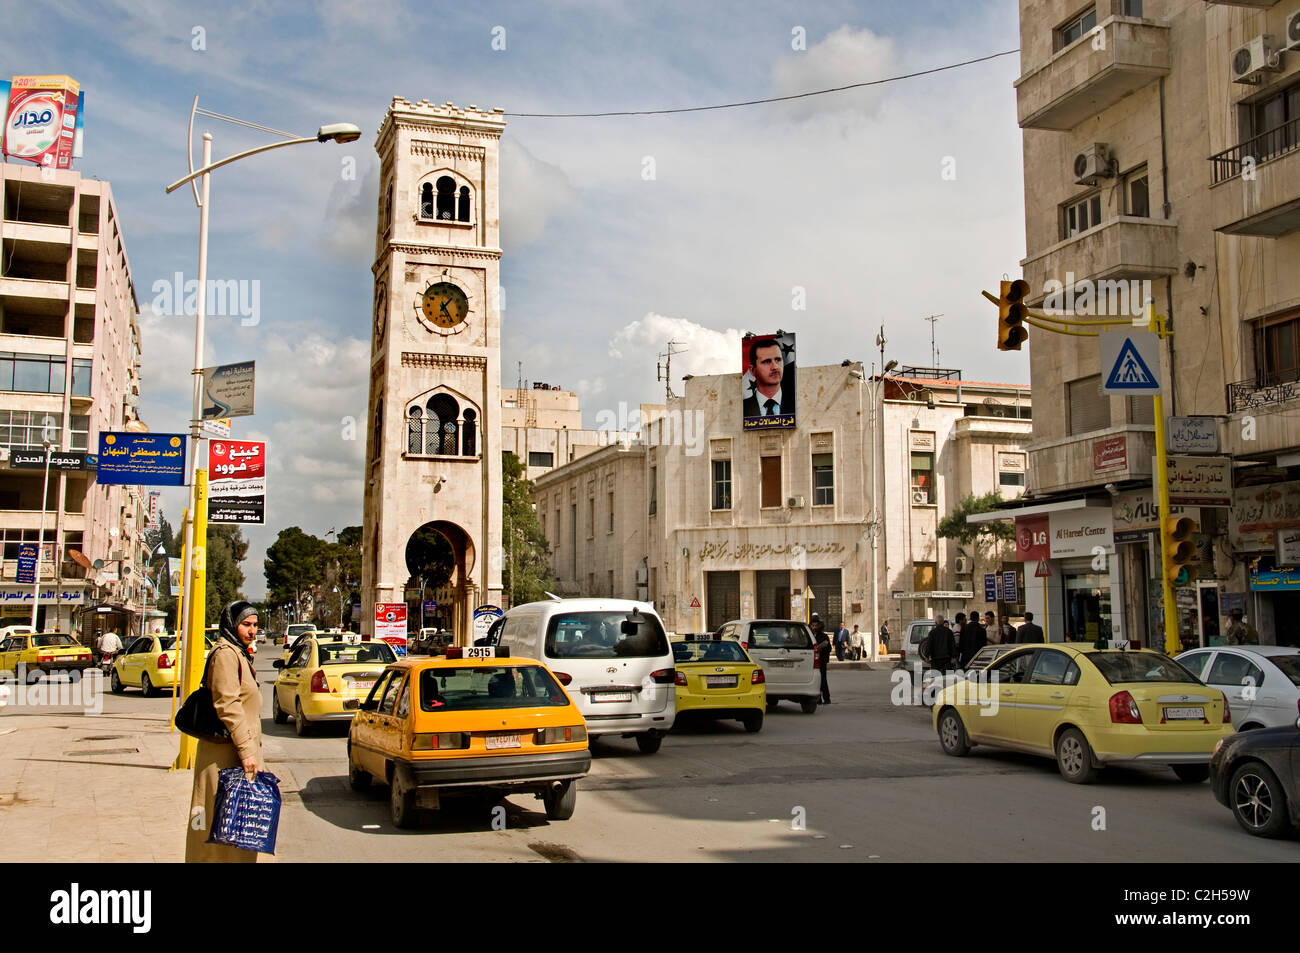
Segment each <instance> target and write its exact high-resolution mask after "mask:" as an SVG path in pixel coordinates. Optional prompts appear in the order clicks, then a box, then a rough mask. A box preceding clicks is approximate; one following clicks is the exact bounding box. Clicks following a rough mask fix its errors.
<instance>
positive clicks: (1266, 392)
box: [1228, 368, 1300, 414]
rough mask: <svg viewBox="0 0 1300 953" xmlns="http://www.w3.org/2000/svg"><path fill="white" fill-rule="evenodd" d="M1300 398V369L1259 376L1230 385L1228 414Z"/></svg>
mask: <svg viewBox="0 0 1300 953" xmlns="http://www.w3.org/2000/svg"><path fill="white" fill-rule="evenodd" d="M1297 398H1300V368H1292V369H1290V370H1285V371H1274V372H1272V373H1267V374H1257V375H1256V376H1254V377H1252V378H1250V379H1249V380H1244V381H1234V382H1233V383H1231V384H1229V385H1228V413H1230V414H1231V413H1235V412H1236V411H1238V410H1250V409H1251V408H1253V407H1264V406H1267V405H1268V404H1281V403H1285V402H1286V401H1289V400H1296V399H1297Z"/></svg>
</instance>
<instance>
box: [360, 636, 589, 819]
mask: <svg viewBox="0 0 1300 953" xmlns="http://www.w3.org/2000/svg"><path fill="white" fill-rule="evenodd" d="M356 707H357V713H356V717H355V718H354V719H353V721H352V727H351V729H350V730H349V732H348V779H349V781H350V782H351V784H352V787H353V789H354V790H357V791H363V790H365V789H366V788H368V787H369V786H370V784H371V782H372V781H373V780H377V781H380V782H381V783H383V784H387V785H388V786H389V791H390V797H389V801H390V810H391V814H392V820H393V823H394V824H395V825H397V826H398V827H412V826H414V824H415V823H416V819H417V812H418V811H419V810H420V809H421V808H436V807H438V806H439V805H440V803H441V798H443V797H446V796H448V795H457V794H473V793H483V792H485V791H486V792H490V793H491V794H493V795H495V796H501V795H510V794H533V795H535V796H536V797H537V798H538V799H540V800H541V801H542V803H543V804H544V806H545V808H546V816H547V817H548V818H550V819H551V820H567V819H568V818H570V817H572V816H573V811H574V808H575V806H576V804H577V787H576V785H575V782H576V781H577V780H578V779H579V778H581V777H583V776H585V775H586V774H587V771H588V770H589V769H590V768H591V753H590V752H589V750H588V748H587V725H586V722H585V721H584V720H583V717H582V713H581V712H580V711H579V710H578V707H577V705H575V704H574V703H573V699H572V698H570V697H569V695H568V693H567V692H566V691H565V690H564V687H563V686H562V685H561V684H560V682H559V681H558V680H557V679H556V678H555V676H554V675H553V674H552V673H551V671H550V670H549V669H548V668H547V667H546V666H545V665H543V664H542V663H541V662H538V661H536V660H534V659H529V658H511V657H510V654H509V649H506V648H497V647H494V646H486V647H475V648H460V647H456V646H452V647H449V648H448V649H447V655H446V656H436V657H430V658H411V657H408V658H405V659H402V660H400V661H398V662H396V663H395V664H393V665H389V666H388V668H387V669H385V671H384V673H383V675H382V676H381V678H380V680H379V681H378V682H377V683H376V684H375V687H374V689H373V690H372V691H371V692H370V695H369V697H367V698H366V700H365V701H364V702H361V703H360V704H358V705H357V706H356Z"/></svg>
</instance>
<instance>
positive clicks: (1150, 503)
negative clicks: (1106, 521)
mask: <svg viewBox="0 0 1300 953" xmlns="http://www.w3.org/2000/svg"><path fill="white" fill-rule="evenodd" d="M1169 514H1170V515H1171V516H1175V517H1177V516H1190V517H1191V518H1192V519H1198V518H1199V516H1200V513H1199V511H1198V510H1196V509H1195V508H1193V509H1190V510H1189V509H1187V508H1186V507H1182V506H1171V507H1170V508H1169ZM1111 515H1112V518H1113V520H1114V525H1115V542H1117V543H1141V542H1145V541H1146V540H1147V538H1148V537H1149V535H1150V534H1151V533H1152V532H1154V531H1155V530H1157V529H1159V528H1160V507H1159V506H1158V505H1157V503H1156V501H1155V500H1154V498H1153V496H1152V491H1151V490H1147V489H1142V490H1127V491H1125V492H1123V493H1121V494H1120V495H1119V496H1117V497H1116V498H1115V505H1114V507H1113V508H1112V510H1111Z"/></svg>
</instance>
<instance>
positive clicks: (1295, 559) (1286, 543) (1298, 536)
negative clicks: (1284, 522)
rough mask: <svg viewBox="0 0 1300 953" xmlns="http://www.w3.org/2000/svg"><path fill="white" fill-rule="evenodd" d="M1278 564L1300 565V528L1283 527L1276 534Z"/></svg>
mask: <svg viewBox="0 0 1300 953" xmlns="http://www.w3.org/2000/svg"><path fill="white" fill-rule="evenodd" d="M1274 539H1275V541H1276V552H1277V564H1278V565H1279V566H1300V529H1283V530H1278V531H1277V532H1276V533H1275V534H1274Z"/></svg>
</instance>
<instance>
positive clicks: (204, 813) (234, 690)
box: [185, 640, 262, 864]
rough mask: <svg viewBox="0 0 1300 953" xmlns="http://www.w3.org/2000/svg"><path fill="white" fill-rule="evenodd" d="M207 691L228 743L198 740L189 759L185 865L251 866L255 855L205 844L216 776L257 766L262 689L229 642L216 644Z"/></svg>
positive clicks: (210, 819)
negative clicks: (250, 762) (250, 760)
mask: <svg viewBox="0 0 1300 953" xmlns="http://www.w3.org/2000/svg"><path fill="white" fill-rule="evenodd" d="M209 666H210V667H209V670H208V688H209V689H210V690H211V691H212V703H213V706H214V707H215V708H216V709H217V714H218V715H219V716H221V720H222V721H223V722H224V723H225V725H226V728H227V729H228V730H229V731H230V737H231V742H228V743H224V744H216V743H214V742H211V741H202V740H200V741H199V747H198V752H197V754H196V755H195V759H194V793H193V794H192V795H191V796H190V824H189V828H188V830H187V831H186V834H185V862H186V863H197V864H214V863H216V864H219V863H232V864H240V863H243V864H251V863H256V862H257V859H258V853H257V851H253V850H243V849H241V848H239V847H227V846H226V845H225V844H209V843H207V839H208V832H209V825H210V824H211V822H212V811H213V805H214V804H215V803H216V797H217V772H218V771H219V770H221V769H222V768H233V767H238V766H239V764H240V763H241V761H242V759H243V758H246V757H254V758H256V759H257V766H258V769H259V770H260V769H261V768H262V691H261V689H260V688H258V686H257V673H256V672H254V671H253V666H252V665H250V664H249V662H248V659H247V658H245V657H244V654H243V653H242V652H240V651H239V650H238V649H236V648H235V647H234V646H233V645H231V644H230V643H229V642H225V641H223V640H218V641H217V644H216V647H214V648H213V650H212V655H211V657H210V659H209Z"/></svg>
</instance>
